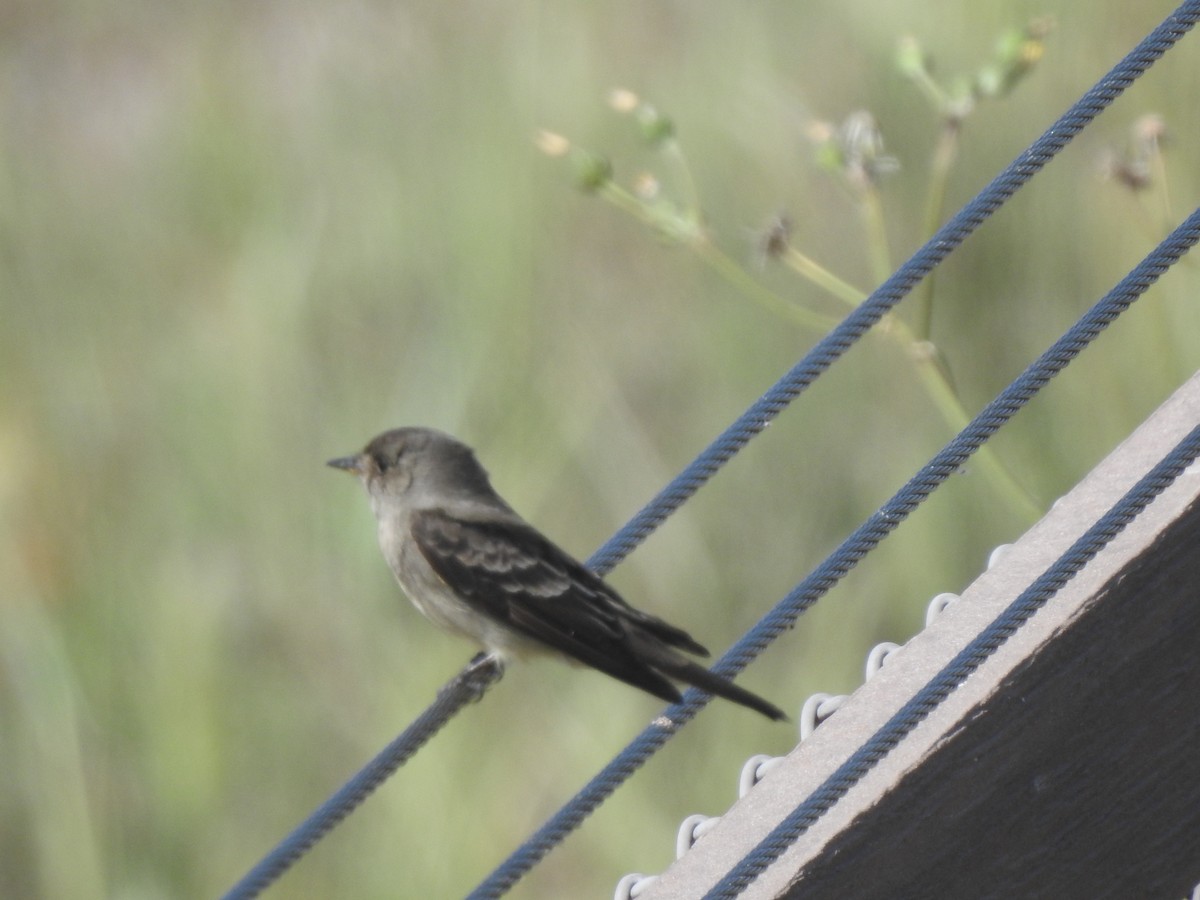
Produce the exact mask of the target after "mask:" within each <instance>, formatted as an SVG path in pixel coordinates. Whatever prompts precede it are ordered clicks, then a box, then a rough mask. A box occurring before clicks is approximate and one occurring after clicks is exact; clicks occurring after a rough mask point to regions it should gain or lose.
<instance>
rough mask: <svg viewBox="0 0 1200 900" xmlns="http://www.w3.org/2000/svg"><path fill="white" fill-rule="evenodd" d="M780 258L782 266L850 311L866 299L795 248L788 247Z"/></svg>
mask: <svg viewBox="0 0 1200 900" xmlns="http://www.w3.org/2000/svg"><path fill="white" fill-rule="evenodd" d="M780 258H781V259H782V260H783V264H784V265H786V266H787V267H788V268H789V269H791V270H792V271H793V272H795V273H796V274H797V275H800V276H801V277H802V278H807V279H808V280H809V281H811V282H812V283H813V284H815V285H816V286H817V287H819V288H824V289H825V291H827V292H828V293H829V294H831V295H832V296H834V297H836V298H837V299H838V300H841V301H842V302H843V303H845V304H846V305H847V306H848V307H850V308H851V309H853V308H854V307H856V306H858V304H860V303H862V302H863V300H864V298H865V297H866V294H864V293H863V292H862V291H860V290H859V289H858V288H856V287H855V286H854V285H852V284H849V283H847V282H845V281H842V279H840V278H838V277H837V276H836V275H834V274H833V273H832V272H830V271H829V270H828V269H826V268H825V267H824V266H822V265H821V264H820V263H818V262H816V261H815V260H813V259H812V258H811V257H809V256H806V255H805V254H803V253H801V252H800V251H799V250H797V249H796V248H795V247H788V248H787V250H785V251H784V253H783V256H782V257H780Z"/></svg>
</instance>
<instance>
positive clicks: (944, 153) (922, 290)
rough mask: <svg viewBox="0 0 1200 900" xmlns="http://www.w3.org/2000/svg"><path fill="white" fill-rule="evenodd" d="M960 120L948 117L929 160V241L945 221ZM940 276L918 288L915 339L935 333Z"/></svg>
mask: <svg viewBox="0 0 1200 900" xmlns="http://www.w3.org/2000/svg"><path fill="white" fill-rule="evenodd" d="M960 124H961V123H960V121H959V120H958V119H956V118H947V119H945V120H944V121H943V123H942V129H941V132H940V133H939V134H938V141H937V146H936V147H935V148H934V151H933V159H932V160H930V166H929V171H930V178H929V197H928V199H927V201H926V205H925V225H924V229H923V233H924V234H925V236H926V238H928V237H929V236H931V235H933V233H934V232H936V231H937V229H938V226H939V225H940V224H941V222H942V210H943V209H944V207H945V202H946V186H947V185H948V184H949V182H950V170H951V169H952V168H953V167H954V161H955V159H957V157H958V134H959V130H960ZM936 276H937V271H936V270H934V271H933V272H930V273H929V274H928V275H927V276H925V280H924V281H922V282H921V284H920V285H919V286H918V287H917V289H916V290H917V295H916V302H917V312H916V323H917V326H916V337H917V339H918V340H922V341H927V340H929V336H930V334H931V333H932V331H933V281H934V278H935V277H936Z"/></svg>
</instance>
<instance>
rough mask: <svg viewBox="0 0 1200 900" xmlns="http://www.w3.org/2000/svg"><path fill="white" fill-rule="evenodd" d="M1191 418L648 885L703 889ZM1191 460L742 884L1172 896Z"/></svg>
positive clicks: (1190, 565)
mask: <svg viewBox="0 0 1200 900" xmlns="http://www.w3.org/2000/svg"><path fill="white" fill-rule="evenodd" d="M1197 424H1200V374H1198V375H1197V376H1194V377H1193V378H1192V379H1191V380H1190V381H1189V382H1188V383H1187V384H1185V385H1184V386H1183V387H1182V388H1180V389H1179V390H1178V391H1177V392H1176V393H1175V395H1174V396H1172V397H1171V399H1170V400H1168V401H1167V402H1166V403H1165V404H1163V406H1162V407H1161V408H1160V409H1159V410H1158V411H1157V412H1155V413H1154V415H1152V416H1151V417H1150V418H1149V419H1148V420H1147V421H1146V422H1145V423H1144V424H1143V425H1142V426H1141V427H1140V428H1138V429H1137V431H1135V432H1134V433H1133V434H1132V435H1131V436H1130V437H1129V438H1128V439H1127V440H1126V441H1125V442H1124V443H1122V444H1121V445H1120V446H1119V447H1118V448H1117V449H1116V450H1114V451H1113V452H1112V453H1111V454H1110V455H1109V456H1108V458H1106V459H1105V460H1104V461H1103V462H1102V463H1100V465H1098V466H1097V467H1096V468H1095V470H1093V471H1092V472H1091V474H1089V475H1088V476H1087V477H1086V478H1085V479H1084V480H1083V481H1082V482H1081V483H1080V484H1079V485H1078V486H1077V487H1076V488H1075V489H1074V490H1072V491H1071V492H1070V493H1069V494H1068V495H1066V496H1065V497H1063V498H1062V499H1061V500H1060V501H1059V502H1058V503H1056V504H1055V506H1054V507H1053V509H1051V511H1050V512H1049V513H1048V514H1047V515H1046V516H1045V518H1043V519H1042V521H1041V522H1039V523H1038V524H1037V525H1035V526H1034V527H1033V528H1032V529H1030V531H1029V532H1028V533H1026V534H1025V535H1024V536H1023V537H1022V538H1021V539H1020V541H1018V542H1017V543H1016V544H1014V545H1013V546H1012V547H1011V548H1010V549H1009V550H1008V551H1007V553H1006V554H1005V555H1004V556H1003V557H1002V559H1000V560H999V561H998V562H997V563H996V564H995V565H993V566H992V568H990V569H989V570H988V571H987V572H985V573H984V574H983V575H982V576H980V577H979V578H978V579H977V580H976V581H975V583H974V584H972V585H971V587H970V588H969V589H968V590H967V591H966V592H964V594H963V596H962V599H961V600H960V601H959V602H958V603H956V604H954V605H953V606H951V607H950V608H949V609H947V610H946V611H945V612H944V613H943V614H942V615H941V616H940V617H939V618H938V619H937V620H936V621H935V622H934V623H933V624H932V625H931V626H930V627H929V628H927V629H926V630H925V631H923V632H921V633H920V634H919V635H917V636H916V637H914V638H913V639H912V640H911V641H909V642H908V644H906V645H905V646H904V647H903V648H902V649H901V650H899V651H897V652H895V653H894V654H892V655H891V656H890V657H889V658H888V661H887V664H886V665H885V667H884V669H883V670H882V671H881V672H880V673H879V674H878V675H877V676H876V677H875V678H873V679H872V680H871V681H870V682H869V683H867V684H866V685H864V686H863V687H862V688H860V689H859V690H858V691H857V692H855V694H854V695H853V696H852V697H851V698H850V699H849V700H848V701H847V703H846V704H845V705H844V706H843V707H842V708H841V710H840V711H839V712H838V713H837V714H835V715H834V716H833V718H832V719H830V720H829V721H828V722H826V723H825V724H824V725H822V726H821V727H820V728H819V729H817V731H816V732H815V733H814V734H813V735H812V737H811V738H810V739H809V740H807V741H805V742H804V744H803V745H801V746H799V747H797V748H796V749H795V750H794V751H793V752H792V753H791V754H790V755H789V756H788V757H787V759H786V760H785V761H784V762H783V763H782V764H781V765H779V766H778V767H777V768H775V769H774V770H772V771H771V772H770V773H769V774H768V775H767V776H766V778H764V780H763V781H762V782H761V783H760V784H759V785H758V786H757V787H755V788H754V789H753V790H752V791H750V793H749V794H747V795H746V797H744V798H743V799H742V800H741V801H739V802H738V803H737V804H736V805H734V806H733V807H732V808H731V809H730V810H729V811H728V812H727V813H726V814H725V815H724V817H723V818H722V820H721V821H720V823H719V824H718V825H717V826H716V827H715V828H714V829H713V830H712V831H711V832H709V833H708V834H707V835H705V836H704V837H703V838H701V839H700V840H699V841H698V842H697V844H696V846H695V847H694V848H693V849H692V850H691V851H690V852H688V853H687V854H686V855H684V856H683V858H681V859H680V860H678V861H677V862H676V863H675V864H674V865H672V866H671V868H670V869H668V870H667V872H665V873H664V874H663V876H662V877H661V878H660V879H659V880H658V881H657V882H656V883H655V884H654V885H653V886H652V887H650V888H649V889H648V890H647V891H645V892H644V893H642V895H641V897H642V898H643V900H664V898H684V897H686V898H697V897H701V896H703V895H704V894H705V893H706V891H707V890H708V889H709V888H711V887H712V886H713V885H714V884H716V882H717V881H718V880H719V879H720V878H721V877H722V876H723V875H724V874H725V873H726V872H727V871H728V870H729V869H731V868H732V867H733V866H734V865H735V864H736V863H737V862H738V861H739V860H740V859H741V858H742V857H743V856H745V855H746V854H747V853H749V852H750V851H751V850H752V849H753V848H754V847H755V846H756V845H757V844H758V842H759V841H760V840H762V838H763V837H765V836H766V835H767V834H768V833H769V832H770V830H771V829H772V828H773V827H774V826H775V825H776V824H778V822H779V821H780V820H781V819H783V817H784V816H785V815H786V814H787V813H789V812H790V811H791V810H792V809H793V808H795V807H796V806H797V805H798V804H799V803H800V802H802V801H803V800H804V799H805V798H806V797H807V796H808V795H809V793H810V792H811V791H812V790H813V789H814V788H816V787H817V786H818V785H819V784H821V783H822V782H823V781H824V780H825V779H826V778H827V777H828V776H829V774H830V773H832V772H833V771H834V770H835V769H836V768H837V767H838V766H839V765H840V764H841V763H842V762H844V761H845V760H846V758H847V757H848V756H849V755H850V754H851V753H852V752H853V751H854V749H855V748H857V747H858V746H859V744H860V743H861V742H862V741H864V740H865V739H866V738H868V737H869V736H870V735H872V734H873V733H874V732H875V731H876V730H877V729H878V728H879V727H880V726H881V725H882V724H883V723H884V722H885V721H887V719H888V718H889V717H891V716H892V715H893V714H894V713H895V712H896V710H897V709H898V708H899V707H900V706H901V705H902V704H903V703H904V702H905V701H907V700H908V699H909V698H910V697H911V696H912V694H913V693H915V692H916V691H917V690H918V689H919V688H921V687H922V686H923V685H924V684H925V683H926V682H927V681H928V680H929V679H930V677H932V676H933V675H934V674H935V673H937V672H938V671H939V670H940V669H941V668H942V666H943V665H945V663H946V662H947V661H949V660H950V659H951V658H952V657H953V656H954V655H955V654H956V653H957V652H958V651H959V650H961V649H962V647H963V646H964V645H965V644H966V643H967V642H968V641H969V640H970V639H971V638H973V637H974V636H975V634H977V633H978V631H979V630H980V629H982V628H983V626H985V625H987V624H988V623H990V622H991V621H992V620H993V619H994V618H995V617H996V616H997V615H998V614H999V613H1000V612H1001V611H1002V610H1003V609H1004V608H1005V607H1006V606H1008V604H1009V603H1010V602H1011V601H1012V600H1013V599H1014V598H1015V597H1016V596H1017V595H1018V594H1020V593H1021V592H1022V591H1023V590H1024V589H1025V588H1026V587H1027V586H1028V585H1029V584H1030V583H1031V582H1032V581H1033V580H1034V579H1035V578H1037V577H1038V576H1039V575H1041V574H1042V573H1043V572H1044V571H1045V569H1046V568H1047V567H1048V566H1049V565H1050V564H1051V563H1053V562H1054V561H1055V560H1056V559H1057V558H1058V557H1059V556H1060V555H1061V554H1062V552H1063V551H1064V550H1066V549H1067V548H1068V547H1069V546H1070V545H1071V544H1072V543H1073V542H1074V541H1075V540H1076V539H1077V538H1078V537H1079V536H1080V535H1081V534H1082V533H1083V532H1084V531H1085V530H1086V529H1087V528H1089V527H1090V526H1091V525H1092V524H1093V523H1094V522H1095V521H1096V519H1097V518H1098V517H1099V516H1100V515H1102V514H1103V513H1105V512H1107V511H1108V509H1109V508H1110V507H1111V506H1112V505H1113V504H1114V503H1115V502H1116V501H1117V500H1118V499H1119V498H1120V497H1121V496H1122V495H1123V494H1124V493H1125V492H1126V491H1127V490H1128V489H1129V488H1130V487H1132V486H1133V484H1134V483H1135V482H1136V481H1137V480H1138V479H1139V478H1141V477H1142V476H1143V475H1144V474H1145V473H1146V472H1147V471H1148V470H1149V469H1150V468H1152V467H1153V466H1154V465H1155V464H1157V463H1158V462H1159V461H1160V460H1161V459H1162V458H1163V457H1164V456H1165V455H1166V454H1167V453H1168V452H1170V451H1171V450H1172V449H1173V448H1174V447H1175V445H1176V444H1177V443H1178V442H1179V441H1180V440H1181V439H1182V438H1183V437H1185V436H1186V435H1187V434H1188V433H1189V432H1190V431H1191V430H1192V429H1193V428H1195V427H1196V426H1197ZM1198 498H1200V465H1193V466H1192V468H1191V469H1190V470H1189V471H1188V472H1187V473H1185V474H1184V475H1182V476H1181V477H1180V478H1179V479H1177V480H1176V482H1175V483H1174V484H1173V485H1172V486H1171V487H1170V488H1168V489H1167V490H1166V491H1165V492H1164V493H1163V494H1162V495H1160V496H1159V497H1158V498H1157V499H1156V500H1155V501H1154V502H1153V503H1152V504H1151V505H1150V506H1149V507H1148V508H1147V509H1146V510H1145V511H1144V512H1143V513H1142V515H1141V516H1139V517H1138V519H1137V520H1135V521H1134V522H1133V523H1132V524H1131V525H1130V526H1129V527H1127V528H1126V529H1125V530H1124V531H1123V532H1122V533H1121V534H1120V535H1119V536H1118V537H1117V538H1115V539H1114V540H1113V541H1112V542H1111V543H1110V544H1109V545H1108V547H1107V548H1105V550H1104V551H1103V552H1101V553H1100V554H1099V555H1098V556H1097V557H1096V558H1095V559H1093V560H1092V562H1091V563H1090V564H1089V565H1088V566H1087V567H1086V568H1085V569H1084V570H1083V571H1082V572H1080V573H1079V574H1078V575H1077V576H1076V577H1075V578H1074V579H1072V580H1071V581H1070V582H1069V583H1068V584H1067V585H1066V586H1065V587H1064V588H1063V589H1062V590H1060V591H1059V592H1058V593H1057V594H1056V595H1055V596H1054V597H1053V598H1052V599H1051V600H1050V602H1049V603H1048V604H1047V605H1046V607H1045V608H1043V609H1042V610H1041V611H1040V612H1039V613H1037V614H1036V615H1035V616H1034V617H1033V618H1032V619H1031V620H1030V621H1029V622H1028V623H1027V624H1026V626H1025V627H1024V628H1022V629H1021V630H1020V631H1019V632H1018V633H1017V634H1016V635H1014V636H1013V637H1012V638H1011V639H1010V640H1009V641H1008V642H1007V643H1006V644H1005V645H1004V646H1003V647H1001V648H1000V650H999V651H998V652H997V653H996V654H995V655H994V656H993V657H992V658H991V659H989V660H988V661H987V662H986V663H984V664H983V666H982V667H981V668H980V669H979V670H977V671H976V672H975V673H974V674H973V675H971V677H970V678H968V679H967V681H966V682H965V683H964V684H963V685H962V686H961V687H960V688H959V689H958V690H957V691H955V692H954V693H953V694H952V695H951V696H950V697H949V698H948V699H947V701H946V702H945V703H943V704H942V706H941V707H939V708H938V709H937V710H936V711H935V712H933V713H932V714H931V715H930V716H929V717H928V718H927V719H926V720H925V721H924V722H922V723H921V724H920V725H919V726H918V727H917V728H916V729H915V730H914V731H913V732H912V733H911V734H910V735H909V736H908V737H907V738H906V739H905V740H904V741H903V742H902V743H901V744H900V746H899V747H897V748H896V750H895V751H894V752H893V753H891V754H890V755H889V756H888V757H887V758H886V759H885V760H884V761H883V762H882V763H881V764H880V765H879V766H877V767H876V768H875V769H874V770H872V772H871V773H870V774H868V775H867V776H866V777H865V778H864V779H863V780H862V781H861V782H860V783H859V784H858V785H856V786H855V787H854V788H853V789H852V790H851V791H850V792H849V793H848V794H847V795H846V796H845V797H844V798H843V799H842V801H841V802H840V803H839V804H838V805H837V806H835V807H834V808H833V809H832V810H831V811H830V812H829V813H828V814H827V815H825V816H824V817H823V818H822V819H821V820H820V821H819V822H818V823H816V825H815V826H814V827H813V828H812V829H810V830H809V831H808V832H807V833H806V834H805V835H803V836H802V837H801V839H800V841H798V842H797V843H796V844H795V845H793V846H792V847H791V848H789V850H788V851H787V852H786V853H785V854H784V855H783V856H781V857H780V858H779V859H778V860H777V861H776V863H775V864H774V865H773V866H772V867H770V868H769V869H768V870H767V871H766V872H764V873H763V874H762V876H760V877H759V879H758V880H757V881H756V882H755V883H754V884H753V885H752V886H751V887H750V888H748V889H747V890H746V891H745V892H744V893H743V894H742V896H743V897H746V898H767V897H771V898H775V897H804V898H805V900H813V898H839V900H841V898H848V897H853V898H856V900H872V898H880V900H882V898H888V900H896V898H906V897H912V898H927V897H939V898H940V897H972V898H992V897H994V898H1012V897H1022V898H1034V897H1054V898H1074V897H1079V898H1084V897H1086V898H1098V897H1121V898H1124V897H1150V896H1154V897H1176V898H1181V897H1184V896H1185V895H1186V894H1188V893H1189V892H1190V891H1191V889H1192V887H1193V886H1194V885H1196V884H1197V882H1200V503H1197V499H1198Z"/></svg>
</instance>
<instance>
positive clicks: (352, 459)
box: [325, 456, 362, 475]
mask: <svg viewBox="0 0 1200 900" xmlns="http://www.w3.org/2000/svg"><path fill="white" fill-rule="evenodd" d="M325 465H327V466H332V467H333V468H335V469H343V470H345V471H347V472H353V473H354V474H355V475H361V474H362V457H361V456H340V457H338V458H337V459H331V460H330V461H329V462H327V463H325Z"/></svg>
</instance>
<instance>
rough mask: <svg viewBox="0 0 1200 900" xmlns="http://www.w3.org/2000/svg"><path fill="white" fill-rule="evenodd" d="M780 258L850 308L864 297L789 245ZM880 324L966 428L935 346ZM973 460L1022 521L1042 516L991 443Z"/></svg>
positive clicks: (948, 414) (896, 325) (896, 324)
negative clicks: (906, 349) (904, 349)
mask: <svg viewBox="0 0 1200 900" xmlns="http://www.w3.org/2000/svg"><path fill="white" fill-rule="evenodd" d="M783 260H784V262H785V263H786V264H787V265H788V267H789V268H791V269H792V270H793V271H795V272H796V273H798V274H799V275H801V276H803V277H805V278H808V279H809V280H810V281H812V282H813V283H814V284H816V285H818V286H819V287H822V288H824V289H825V290H827V291H829V293H830V294H832V295H833V296H835V297H837V298H838V299H839V300H842V301H844V302H845V303H847V304H848V305H849V306H851V307H853V306H857V305H858V304H859V303H862V301H863V300H865V299H866V294H864V293H863V292H862V291H860V290H858V289H857V288H855V287H854V286H853V285H850V284H847V283H846V282H844V281H842V280H841V279H840V278H838V277H837V276H836V275H834V274H833V273H831V272H829V271H828V270H827V269H825V268H823V267H822V266H820V265H818V264H817V263H815V262H813V261H812V260H811V259H809V258H808V257H807V256H805V255H804V254H802V253H800V251H798V250H795V249H794V248H788V251H787V252H786V253H785V254H784V256H783ZM880 326H881V327H880V329H879V330H880V332H881V333H882V334H884V335H886V336H887V337H889V338H890V339H892V340H895V341H896V342H898V343H899V344H900V345H901V346H904V347H907V348H909V351H910V352H909V353H908V356H909V358H910V359H911V360H912V361H913V364H914V365H915V366H916V369H917V373H918V376H919V378H920V379H921V384H922V385H923V386H924V388H925V390H926V392H927V393H928V394H929V396H930V399H932V400H933V403H934V406H935V407H936V408H937V410H938V412H939V413H940V414H941V416H942V418H943V419H944V420H945V421H946V423H947V424H948V425H949V426H950V427H951V428H952V429H954V430H955V431H961V430H962V429H963V428H964V427H966V425H967V423H968V422H970V421H971V417H970V415H968V413H967V411H966V410H965V409H963V405H962V402H961V401H960V400H959V398H958V393H957V392H956V391H955V390H954V383H953V381H952V380H951V378H950V372H949V371H948V370H947V369H946V367H945V366H944V365H943V363H942V359H941V355H940V354H939V353H938V351H937V348H936V347H935V346H934V345H933V344H932V343H930V342H929V341H927V340H922V339H919V338H918V337H917V336H916V335H915V334H914V333H913V331H912V330H911V329H910V328H909V327H908V326H907V325H906V324H905V323H904V322H903V321H902V320H901V319H899V318H897V317H895V316H892V315H888V316H885V317H884V319H883V321H882V322H881V323H880ZM975 459H976V461H977V463H978V465H979V467H980V469H981V470H983V471H984V472H986V473H987V474H988V476H989V477H990V478H991V479H992V480H993V481H994V482H995V484H996V485H997V487H998V488H999V489H1000V490H1001V492H1002V493H1003V494H1004V495H1005V496H1006V497H1007V498H1008V499H1009V503H1010V504H1011V505H1012V507H1013V509H1014V510H1016V511H1017V512H1018V513H1019V514H1020V515H1021V516H1022V517H1023V518H1024V519H1025V520H1027V521H1029V522H1036V521H1037V520H1038V519H1039V518H1040V517H1041V515H1042V512H1043V509H1042V506H1041V505H1040V504H1039V503H1038V502H1037V500H1036V499H1035V498H1034V497H1033V496H1032V495H1031V494H1030V493H1029V491H1027V490H1026V489H1025V488H1024V487H1023V486H1022V485H1021V483H1020V482H1019V481H1017V479H1016V477H1015V476H1014V475H1013V474H1012V473H1011V472H1010V471H1009V470H1008V469H1007V468H1006V467H1005V466H1004V464H1003V463H1002V462H1001V461H1000V458H999V457H998V456H997V455H996V454H995V453H994V452H992V449H991V446H990V445H988V444H985V445H984V446H983V447H981V448H980V449H979V450H978V451H977V452H976V454H975Z"/></svg>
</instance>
